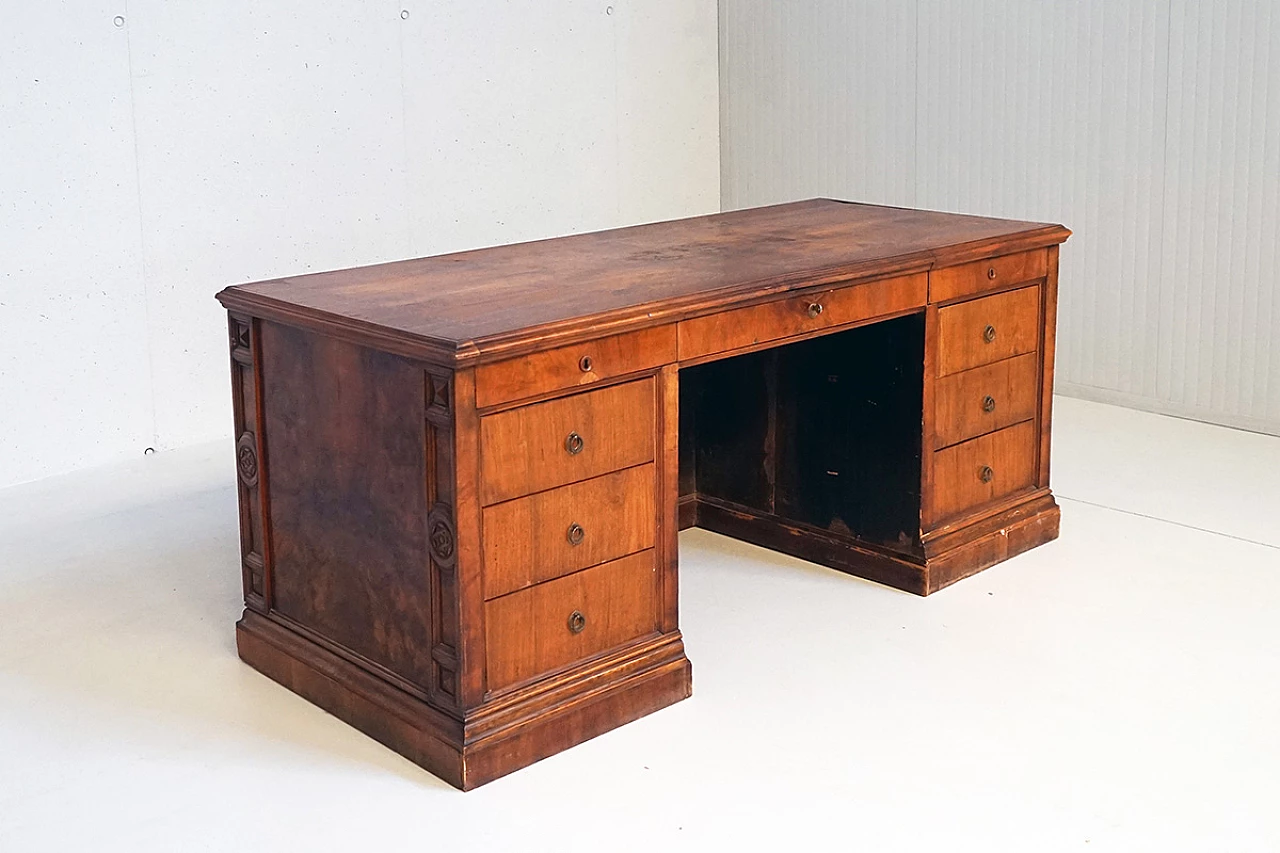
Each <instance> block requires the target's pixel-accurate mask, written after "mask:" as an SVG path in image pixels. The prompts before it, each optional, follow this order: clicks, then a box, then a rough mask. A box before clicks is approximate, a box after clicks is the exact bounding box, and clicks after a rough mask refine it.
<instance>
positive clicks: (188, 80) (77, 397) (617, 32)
mask: <svg viewBox="0 0 1280 853" xmlns="http://www.w3.org/2000/svg"><path fill="white" fill-rule="evenodd" d="M4 5H5V8H4V9H3V14H2V15H0V334H2V335H3V337H4V341H3V343H0V359H2V361H0V400H3V401H4V410H3V411H4V413H3V415H2V416H0V485H5V484H10V483H17V482H22V481H26V480H31V479H36V478H38V477H42V476H46V475H50V474H55V473H58V472H62V471H67V470H71V469H74V468H78V467H83V466H87V465H92V464H97V463H101V462H106V461H109V460H113V459H116V458H120V457H125V456H130V455H133V454H141V453H142V452H143V450H144V449H145V448H147V447H156V448H159V449H164V448H169V447H174V446H179V445H183V444H189V443H194V442H198V441H203V440H208V439H212V438H216V437H219V436H223V435H227V434H229V431H230V429H231V413H230V406H229V399H230V391H229V381H228V379H227V374H228V366H227V354H226V350H227V347H226V341H225V336H226V327H225V320H224V319H223V315H222V314H221V312H220V309H219V306H218V305H217V303H216V302H214V300H213V294H214V293H215V292H216V291H217V290H219V289H220V288H221V287H223V286H225V285H227V284H233V283H238V282H244V281H251V280H255V279H261V278H267V277H271V276H275V275H286V274H290V273H297V272H301V271H306V270H321V269H332V268H339V267H346V266H353V265H357V264H368V263H374V262H378V261H383V260H391V259H397V258H404V257H416V256H422V255H427V254H435V253H439V252H445V251H451V250H457V249H464V248H471V247H475V246H482V245H489V244H496V243H506V242H513V241H517V240H525V239H533V238H540V237H547V236H554V235H559V234H565V233H570V232H574V231H584V230H595V229H600V228H607V227H613V226H617V225H624V224H631V223H636V222H642V221H650V220H655V219H666V218H671V217H676V216H687V215H694V214H701V213H707V212H711V211H714V210H717V209H718V208H719V171H718V168H719V167H718V158H719V149H718V139H717V136H718V125H717V67H716V51H717V41H716V7H715V2H714V0H613V2H611V3H609V2H604V1H603V0H600V2H578V0H558V2H544V3H536V4H534V3H517V2H498V0H432V2H430V3H422V2H419V0H402V2H387V0H378V2H371V0H330V2H326V3H314V2H303V0H223V2H217V3H194V2H172V0H168V2H166V1H165V0H67V2H53V1H52V0H41V2H38V3H18V2H7V3H5V4H4ZM402 10H403V11H407V13H408V16H407V18H406V17H402ZM116 16H122V18H123V21H122V22H121V23H122V24H123V25H122V26H117V25H116V21H115V18H116Z"/></svg>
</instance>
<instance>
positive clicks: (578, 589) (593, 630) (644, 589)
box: [485, 550, 658, 691]
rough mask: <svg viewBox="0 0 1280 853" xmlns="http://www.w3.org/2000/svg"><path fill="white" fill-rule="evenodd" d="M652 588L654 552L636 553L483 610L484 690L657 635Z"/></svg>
mask: <svg viewBox="0 0 1280 853" xmlns="http://www.w3.org/2000/svg"><path fill="white" fill-rule="evenodd" d="M657 583H658V575H657V571H656V566H655V563H654V554H653V551H651V550H650V551H641V552H640V553H639V554H632V555H631V556H630V557H623V558H622V559H621V560H614V561H613V562H611V563H605V564H603V565H600V566H595V567H594V568H590V569H583V570H582V571H580V572H575V573H574V574H571V575H566V576H565V577H562V578H557V579H556V580H552V581H547V582H546V583H540V584H538V585H537V586H532V587H529V588H528V589H522V590H520V591H519V592H513V593H511V594H510V595H504V596H502V597H501V598H495V599H494V600H493V601H490V602H488V603H486V604H485V661H486V664H487V672H488V689H489V690H491V691H492V690H500V689H502V688H504V687H509V686H511V685H513V684H518V683H519V682H522V681H527V680H529V679H531V678H533V677H534V676H537V675H541V674H544V673H548V672H551V671H553V670H556V669H559V668H561V667H563V666H566V665H568V664H570V663H573V662H574V661H577V660H583V659H584V658H588V657H591V656H592V655H595V654H598V653H600V652H603V651H606V650H608V649H611V648H614V647H616V646H620V645H622V644H623V643H626V642H628V641H630V640H634V639H637V638H639V637H642V636H644V635H646V634H649V633H652V632H654V631H656V630H657V627H658V621H657V601H658V589H657Z"/></svg>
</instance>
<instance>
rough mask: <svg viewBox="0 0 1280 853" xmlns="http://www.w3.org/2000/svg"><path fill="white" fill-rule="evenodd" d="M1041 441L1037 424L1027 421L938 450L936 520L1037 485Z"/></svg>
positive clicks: (934, 505) (934, 500) (935, 465)
mask: <svg viewBox="0 0 1280 853" xmlns="http://www.w3.org/2000/svg"><path fill="white" fill-rule="evenodd" d="M1038 438H1039V436H1038V435H1037V433H1036V428H1035V424H1034V423H1031V422H1023V423H1020V424H1017V425H1016V426H1011V427H1007V428H1005V429H1002V430H1000V431H999V432H993V433H991V434H989V435H984V436H980V437H979V438H974V439H970V440H969V441H966V442H963V443H961V444H956V445H952V446H951V447H948V448H947V449H945V450H939V451H937V452H936V454H935V456H934V486H935V488H934V492H933V507H934V512H935V515H936V517H937V518H946V517H948V516H952V515H958V514H959V513H962V512H964V511H966V510H970V509H973V508H974V507H978V506H981V505H983V504H986V503H990V502H991V501H994V500H996V499H997V498H1001V497H1004V496H1005V495H1009V494H1013V493H1014V492H1017V491H1020V490H1022V489H1029V488H1031V487H1032V486H1034V485H1035V482H1036V451H1037V449H1038V441H1037V439H1038Z"/></svg>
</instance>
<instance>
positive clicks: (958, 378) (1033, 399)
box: [933, 353, 1040, 447]
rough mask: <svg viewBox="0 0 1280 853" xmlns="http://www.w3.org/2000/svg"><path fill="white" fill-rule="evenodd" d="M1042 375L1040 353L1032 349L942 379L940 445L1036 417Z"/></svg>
mask: <svg viewBox="0 0 1280 853" xmlns="http://www.w3.org/2000/svg"><path fill="white" fill-rule="evenodd" d="M1039 373H1040V356H1039V355H1038V354H1036V353H1027V354H1026V355H1019V356H1014V357H1013V358H1006V359H1005V360H1004V361H997V362H996V363H995V364H988V365H987V366H986V367H977V368H974V369H973V370H966V371H964V372H963V373H953V374H951V375H950V376H944V377H943V378H941V379H939V380H938V381H937V385H936V387H935V391H934V409H933V410H934V433H935V441H936V444H935V446H936V447H946V446H948V445H951V444H955V443H956V442H959V441H964V440H965V439H967V438H973V437H974V436H975V435H983V434H984V433H988V432H995V431H996V430H998V429H1003V428H1004V427H1007V426H1009V425H1010V424H1016V423H1018V422H1019V421H1025V420H1029V419H1031V418H1033V417H1035V414H1036V405H1037V404H1038V403H1039V402H1040V393H1039V392H1040V385H1039V382H1038V380H1039Z"/></svg>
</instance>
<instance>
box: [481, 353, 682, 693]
mask: <svg viewBox="0 0 1280 853" xmlns="http://www.w3.org/2000/svg"><path fill="white" fill-rule="evenodd" d="M655 390H656V389H655V382H654V380H653V379H652V378H646V379H640V380H636V381H633V382H627V383H624V384H621V385H614V386H612V387H608V388H602V389H599V390H593V391H587V392H583V393H579V394H574V395H572V396H568V397H562V398H559V399H555V400H550V401H547V402H542V403H535V404H532V405H528V406H522V407H520V408H515V409H509V410H507V411H503V412H499V413H496V414H491V415H486V416H483V417H482V418H481V419H480V459H481V478H480V480H481V483H483V487H482V488H483V494H482V496H481V497H482V500H481V503H482V504H483V509H482V510H481V526H482V531H481V541H482V553H483V571H484V591H485V592H484V594H485V600H486V601H485V650H486V653H485V662H486V685H487V689H488V691H489V692H491V693H492V692H495V691H501V690H504V689H506V688H508V687H512V686H515V685H518V684H521V683H525V682H528V681H530V680H531V679H534V678H537V677H539V676H542V675H546V674H549V673H551V672H554V671H556V670H558V669H561V668H563V667H565V666H568V665H570V664H572V663H574V662H576V661H580V660H583V659H586V658H588V657H591V656H592V655H595V654H598V653H600V652H603V651H606V650H608V649H611V648H614V647H616V646H619V645H622V644H624V643H626V642H628V641H631V640H634V639H636V638H638V637H640V636H643V635H645V634H648V633H651V632H653V631H656V630H657V627H658V625H657V618H658V585H657V575H656V565H655V558H654V551H653V547H654V536H655V527H656V517H657V516H656V512H657V510H656V505H655V482H656V472H655V465H654V450H655V440H654V435H655V427H656V421H655V398H654V395H655ZM620 415H621V416H620Z"/></svg>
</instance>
